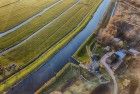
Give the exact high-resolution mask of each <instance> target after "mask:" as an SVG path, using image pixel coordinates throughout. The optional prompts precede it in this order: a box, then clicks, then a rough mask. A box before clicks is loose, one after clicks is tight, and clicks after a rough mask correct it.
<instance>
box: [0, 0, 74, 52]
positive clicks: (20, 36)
mask: <svg viewBox="0 0 140 94" xmlns="http://www.w3.org/2000/svg"><path fill="white" fill-rule="evenodd" d="M75 3H76V0H64V1H62V2H60V3H58V4H57V5H55V6H54V7H52V8H50V9H49V10H48V11H47V12H46V13H44V14H43V15H41V16H40V17H37V18H35V19H34V20H32V21H31V22H29V23H28V24H26V25H24V26H22V27H21V28H19V29H17V30H16V31H14V32H12V33H10V34H8V35H6V36H4V37H1V38H0V43H1V44H0V51H3V50H5V49H8V48H9V47H12V46H14V45H16V44H17V43H19V42H20V41H22V40H24V39H26V38H27V37H28V36H30V35H31V34H33V33H35V32H37V31H38V30H40V29H41V28H42V27H44V26H45V25H47V24H49V23H50V22H51V21H53V20H54V19H56V18H57V17H58V16H60V15H61V14H62V13H63V12H65V11H67V9H69V8H70V7H72V5H73V4H75Z"/></svg>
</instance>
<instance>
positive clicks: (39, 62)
mask: <svg viewBox="0 0 140 94" xmlns="http://www.w3.org/2000/svg"><path fill="white" fill-rule="evenodd" d="M101 1H102V0H100V1H99V0H98V2H96V7H93V8H92V11H90V12H89V14H88V15H87V16H86V18H85V19H84V20H83V21H82V22H81V24H80V25H79V27H77V28H76V29H75V30H73V31H72V32H70V33H69V34H67V35H66V36H65V37H64V38H62V39H61V40H60V41H59V42H58V43H56V44H55V45H54V46H53V47H51V48H50V49H49V50H48V51H46V52H45V53H44V54H42V55H41V56H40V58H38V59H37V60H36V61H34V62H33V63H31V64H30V65H29V66H27V67H26V68H24V69H23V70H21V71H19V72H18V73H16V74H14V75H13V76H11V77H10V78H8V79H7V80H6V81H5V82H3V83H0V92H4V90H7V89H8V88H10V87H11V86H12V85H14V84H15V83H16V82H17V81H19V80H21V79H23V78H24V77H25V76H27V75H28V74H29V73H31V72H32V71H33V70H35V69H37V68H38V67H39V66H41V65H42V64H43V62H44V61H46V60H47V59H49V58H50V57H52V56H53V55H54V54H55V53H56V52H58V51H59V49H61V48H62V47H63V46H65V45H66V44H67V43H68V42H69V41H70V40H71V39H72V38H73V37H74V36H75V35H76V34H77V33H78V32H80V31H81V30H82V29H83V28H84V27H85V26H86V24H87V23H88V21H89V20H90V19H91V18H92V14H93V13H94V12H95V11H96V9H97V6H98V5H99V4H100V3H101Z"/></svg>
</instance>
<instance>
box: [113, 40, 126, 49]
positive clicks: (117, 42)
mask: <svg viewBox="0 0 140 94" xmlns="http://www.w3.org/2000/svg"><path fill="white" fill-rule="evenodd" d="M112 44H113V45H112V46H113V47H115V48H116V49H121V48H122V47H123V45H124V43H123V41H122V40H121V39H119V38H113V40H112Z"/></svg>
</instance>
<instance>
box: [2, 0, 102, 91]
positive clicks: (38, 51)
mask: <svg viewBox="0 0 140 94" xmlns="http://www.w3.org/2000/svg"><path fill="white" fill-rule="evenodd" d="M54 1H55V2H54ZM101 2H102V0H57V3H56V0H50V2H47V5H46V6H48V5H50V4H51V5H53V4H54V3H55V5H54V6H53V7H51V8H49V9H48V10H47V11H45V12H44V13H43V14H41V15H39V16H37V17H35V18H34V19H32V20H31V21H30V22H28V23H27V24H25V25H23V26H21V27H20V28H18V29H16V30H15V31H13V32H11V33H9V34H7V35H5V36H3V37H0V52H2V53H1V54H0V64H1V67H4V68H6V69H7V68H9V66H10V65H11V64H14V65H15V66H16V69H15V71H13V70H12V72H11V73H14V72H17V73H16V74H14V75H13V76H11V77H10V78H9V79H7V80H6V83H7V84H8V86H7V87H5V86H4V84H3V83H1V84H0V91H2V90H5V88H6V89H7V88H8V87H10V86H11V85H13V84H14V83H15V82H16V81H17V79H18V80H20V79H21V78H23V77H25V76H26V75H27V74H29V73H30V72H32V71H33V70H35V69H36V68H38V67H39V66H40V65H41V64H42V63H43V62H44V60H46V59H49V58H50V57H51V56H53V55H54V54H55V53H56V52H57V51H58V50H60V49H61V48H62V47H63V46H64V45H65V44H66V43H68V42H69V41H70V40H71V39H72V38H73V37H74V36H75V35H76V34H77V33H79V32H80V31H81V30H82V29H83V28H84V27H85V26H86V24H87V23H88V21H89V20H90V18H91V17H92V14H93V13H94V12H95V11H96V9H97V8H98V6H99V5H100V3H101ZM48 3H49V4H48ZM14 4H15V3H14ZM44 4H46V3H44ZM44 6H45V5H44ZM6 7H7V6H6ZM8 7H9V6H8ZM45 8H46V7H45ZM20 12H21V11H20ZM17 13H18V12H17ZM15 14H16V13H15ZM24 14H26V13H24ZM12 16H14V15H12ZM20 16H21V15H20ZM23 16H25V15H23ZM28 17H29V15H28ZM15 18H17V17H15ZM21 20H23V19H20V21H21ZM24 20H25V19H24ZM14 21H15V22H17V21H16V20H14ZM21 69H22V70H21ZM19 70H21V71H20V73H18V71H19ZM6 71H7V70H6ZM5 75H6V76H7V75H8V76H9V75H10V73H7V72H6V74H5ZM15 75H16V79H15ZM2 78H5V77H1V75H0V79H2Z"/></svg>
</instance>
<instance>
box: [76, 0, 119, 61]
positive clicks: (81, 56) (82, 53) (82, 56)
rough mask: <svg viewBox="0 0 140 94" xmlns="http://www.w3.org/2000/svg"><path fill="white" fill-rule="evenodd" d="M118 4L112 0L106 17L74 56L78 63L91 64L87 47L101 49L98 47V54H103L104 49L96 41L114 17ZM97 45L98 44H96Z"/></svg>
mask: <svg viewBox="0 0 140 94" xmlns="http://www.w3.org/2000/svg"><path fill="white" fill-rule="evenodd" d="M115 4H116V0H112V1H111V3H110V5H109V7H108V9H107V10H106V13H105V14H104V17H103V18H102V22H100V24H99V25H98V27H97V29H96V30H95V31H94V32H93V33H92V34H91V35H90V36H89V37H88V38H87V39H86V41H85V42H84V43H83V44H82V45H81V46H80V47H79V49H78V50H77V51H76V52H75V53H74V55H73V58H75V59H76V60H77V61H79V62H81V63H83V64H84V63H85V64H86V63H87V64H88V63H89V57H88V55H87V52H86V46H87V45H90V46H91V49H93V48H94V46H98V47H99V46H100V47H99V49H98V47H97V49H98V50H97V53H98V54H99V53H100V54H102V47H101V44H98V43H97V40H96V37H97V35H98V33H99V31H100V30H102V29H104V28H105V27H106V26H107V24H108V22H109V20H110V17H111V16H112V14H113V12H114V9H115V8H116V7H114V6H115ZM96 43H97V44H96Z"/></svg>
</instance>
